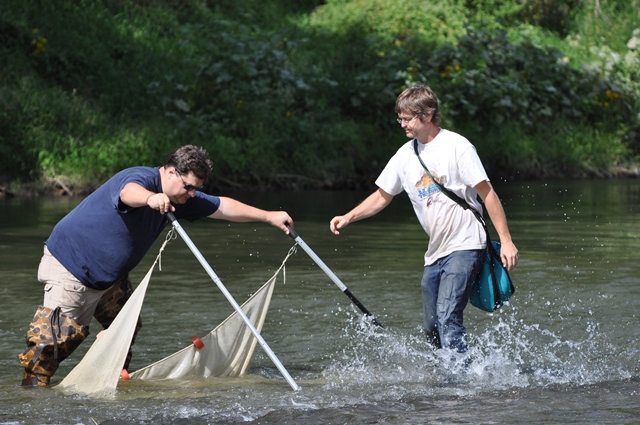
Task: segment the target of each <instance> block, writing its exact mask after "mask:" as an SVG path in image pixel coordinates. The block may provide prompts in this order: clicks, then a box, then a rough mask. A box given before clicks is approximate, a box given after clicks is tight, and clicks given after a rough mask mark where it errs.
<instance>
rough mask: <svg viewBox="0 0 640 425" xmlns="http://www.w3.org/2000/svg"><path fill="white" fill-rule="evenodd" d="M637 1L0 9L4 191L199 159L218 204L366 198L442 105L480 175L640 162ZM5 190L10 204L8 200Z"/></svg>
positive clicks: (606, 169)
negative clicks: (349, 193)
mask: <svg viewBox="0 0 640 425" xmlns="http://www.w3.org/2000/svg"><path fill="white" fill-rule="evenodd" d="M639 10H640V0H597V1H587V0H522V1H518V0H432V1H422V0H328V1H326V2H323V1H320V0H301V1H298V2H295V5H292V2H290V1H285V0H264V1H257V0H235V1H234V0H221V1H214V0H203V1H199V2H194V1H178V0H146V1H135V2H134V1H129V0H118V1H115V0H92V1H88V0H76V1H61V2H53V3H52V2H45V1H42V0H34V1H28V2H25V1H22V0H5V1H3V2H2V3H0V63H2V71H1V72H0V178H1V179H2V180H0V186H2V185H3V184H11V187H13V188H19V187H20V185H23V186H24V185H26V184H28V183H33V182H46V181H52V180H56V181H59V182H64V183H65V184H66V185H68V186H71V187H76V188H91V187H95V186H96V185H98V184H100V183H101V182H102V181H104V179H106V178H108V177H109V176H110V175H111V174H113V173H114V172H116V171H118V170H120V169H121V168H124V167H127V166H132V165H158V164H161V163H162V162H163V160H164V156H165V155H166V154H167V153H168V152H169V151H170V150H171V149H172V148H174V147H176V146H179V145H182V144H186V143H193V144H197V145H199V146H203V147H205V148H206V149H207V150H208V151H209V153H210V154H211V156H212V159H213V161H214V164H215V170H214V173H215V176H214V178H213V179H212V181H211V182H209V184H210V185H211V187H210V188H211V189H214V188H220V187H224V186H228V187H236V188H237V187H243V188H245V189H246V188H265V187H303V186H316V187H318V186H323V187H329V186H331V187H354V186H361V185H366V184H370V183H371V181H372V178H373V177H375V176H376V175H377V173H378V172H379V171H380V170H381V169H382V167H383V166H384V164H385V163H386V161H387V160H388V158H389V157H390V156H391V155H392V154H393V153H394V152H395V150H396V149H397V148H398V147H399V145H400V144H401V143H402V142H403V141H404V140H406V139H405V137H404V134H403V132H401V131H400V130H399V128H398V126H397V124H396V122H395V114H394V108H393V107H394V102H395V98H396V97H397V95H398V94H399V93H400V91H402V89H403V88H405V87H406V86H408V85H411V84H415V83H418V82H423V83H427V84H429V85H430V86H432V87H433V88H434V90H435V91H436V93H438V95H439V97H440V100H441V103H442V108H443V121H442V125H443V126H444V127H446V128H449V129H451V130H454V131H458V132H460V133H461V134H463V135H465V136H466V137H468V138H469V139H470V140H471V141H472V143H474V144H475V145H476V147H477V149H478V152H479V154H480V156H481V158H482V159H483V161H484V163H485V166H486V167H487V170H488V172H489V174H490V175H491V176H492V177H494V178H495V177H504V178H508V179H514V178H515V179H524V178H541V177H560V176H563V177H582V176H588V175H596V176H598V175H601V176H602V175H612V174H613V173H614V172H615V170H616V169H620V168H624V167H630V166H631V164H633V163H635V162H636V160H637V158H638V156H639V155H640V15H639V12H638V11H639ZM16 190H17V189H16Z"/></svg>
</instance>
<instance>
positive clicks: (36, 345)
mask: <svg viewBox="0 0 640 425" xmlns="http://www.w3.org/2000/svg"><path fill="white" fill-rule="evenodd" d="M88 335H89V328H88V327H87V326H83V325H80V324H79V323H78V322H76V321H75V320H73V319H72V318H70V317H68V316H66V315H64V314H63V313H62V312H61V311H60V308H56V309H54V310H52V309H50V308H47V307H42V306H40V307H38V310H37V311H36V314H35V316H34V317H33V320H32V321H31V324H30V325H29V330H28V331H27V349H26V350H25V351H24V352H23V353H21V354H20V355H19V356H18V357H19V359H20V363H22V366H24V375H23V377H22V385H23V386H39V387H45V386H47V385H48V384H49V380H50V379H51V377H52V376H53V374H54V373H55V372H56V370H58V366H59V365H60V362H62V361H63V360H64V359H66V358H67V357H69V355H70V354H71V353H72V352H73V350H75V349H76V348H78V346H79V345H80V343H81V342H82V341H84V339H85V338H86V337H87V336H88Z"/></svg>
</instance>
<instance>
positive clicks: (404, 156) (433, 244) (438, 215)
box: [376, 129, 489, 266]
mask: <svg viewBox="0 0 640 425" xmlns="http://www.w3.org/2000/svg"><path fill="white" fill-rule="evenodd" d="M418 152H419V154H420V157H421V158H422V161H423V162H424V163H425V165H426V166H427V167H428V168H429V171H430V172H431V175H432V176H433V177H434V178H435V179H436V180H437V181H438V182H439V183H440V184H441V185H443V186H444V187H446V188H447V189H449V190H450V191H452V192H453V193H455V194H456V195H458V196H460V197H461V198H463V199H465V200H466V201H467V202H468V203H469V205H470V206H471V207H472V208H475V209H476V210H477V211H480V213H482V206H481V205H480V203H479V202H478V200H477V195H478V193H477V192H476V191H475V189H473V187H474V186H476V185H477V184H478V183H480V182H482V181H485V180H487V181H488V180H489V179H488V177H487V173H486V172H485V170H484V167H483V166H482V162H481V161H480V158H479V157H478V154H477V152H476V149H475V147H474V146H473V145H472V144H471V143H470V142H469V141H468V140H467V139H466V138H464V137H462V136H461V135H459V134H457V133H454V132H452V131H448V130H444V129H440V133H439V134H438V135H437V136H436V138H435V139H433V140H432V141H431V142H429V143H427V144H426V145H423V144H422V143H419V142H418ZM376 185H377V186H378V187H379V188H380V189H382V190H384V191H385V192H387V193H389V194H390V195H394V196H395V195H397V194H399V193H400V192H402V191H403V190H404V191H405V192H407V194H408V195H409V199H410V200H411V203H412V204H413V209H414V211H415V213H416V216H417V217H418V220H419V221H420V224H421V225H422V227H423V228H424V230H425V232H427V235H429V247H428V249H427V252H426V253H425V255H424V264H425V266H428V265H430V264H433V263H434V262H435V261H436V260H437V259H438V258H442V257H445V256H447V255H449V254H451V253H452V252H454V251H460V250H468V249H483V248H484V247H485V246H486V234H485V231H484V229H483V228H482V225H481V224H480V223H479V222H478V219H477V218H476V217H475V215H474V214H473V212H471V211H468V210H464V209H463V208H462V207H461V206H460V205H458V204H457V203H455V202H454V201H453V200H451V199H450V198H449V197H448V196H447V195H445V194H444V193H442V192H440V190H439V189H438V187H437V186H436V185H435V184H434V183H433V181H432V180H431V178H430V177H429V175H428V174H427V173H426V171H425V170H424V168H423V167H422V165H421V164H420V161H419V160H418V158H417V157H416V154H415V153H414V150H413V140H411V141H409V142H407V143H406V144H404V145H403V146H402V147H401V148H400V149H398V151H397V152H396V154H395V155H394V156H393V157H392V158H391V159H390V160H389V163H388V164H387V166H386V167H385V169H384V170H383V171H382V173H381V174H380V176H379V177H378V179H377V180H376Z"/></svg>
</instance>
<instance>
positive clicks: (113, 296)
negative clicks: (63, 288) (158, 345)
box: [18, 276, 142, 387]
mask: <svg viewBox="0 0 640 425" xmlns="http://www.w3.org/2000/svg"><path fill="white" fill-rule="evenodd" d="M132 293H133V288H132V286H131V281H130V280H129V277H128V276H125V277H124V278H122V279H120V280H119V281H118V282H116V284H115V285H113V286H112V287H111V288H109V289H108V290H107V291H106V292H105V293H104V294H103V295H102V297H101V298H100V300H99V302H98V304H97V306H96V310H95V312H94V314H93V316H94V317H95V318H96V319H97V320H98V322H99V323H100V324H101V325H102V326H103V328H104V329H107V328H108V327H109V326H110V325H111V323H112V322H113V320H114V319H115V318H116V316H117V315H118V313H119V312H120V310H121V309H122V307H123V306H124V304H125V303H126V302H127V300H128V299H129V298H130V297H131V294H132ZM141 327H142V321H141V320H140V317H138V323H137V325H136V329H135V332H134V334H133V338H132V340H131V345H133V343H134V341H135V338H136V335H137V334H138V331H139V330H140V328H141ZM88 335H89V327H88V326H85V325H81V324H80V323H78V322H77V321H75V320H74V319H72V318H71V317H69V316H67V315H65V314H64V313H62V312H61V311H60V308H59V307H57V308H55V309H53V310H52V309H50V308H47V307H42V306H41V307H39V308H38V310H37V311H36V314H35V316H34V317H33V320H32V321H31V324H30V325H29V330H28V331H27V338H26V342H27V349H26V350H25V351H24V352H22V353H21V354H19V355H18V358H19V359H20V363H22V366H23V367H24V369H25V372H24V375H23V378H22V385H23V386H40V387H44V386H47V385H48V384H49V381H50V379H51V377H52V376H53V374H54V373H55V372H56V370H57V369H58V366H59V365H60V363H61V362H62V361H63V360H64V359H66V358H67V357H69V355H71V353H72V352H73V351H74V350H75V349H76V348H78V346H79V345H80V343H81V342H82V341H84V339H85V338H86V337H87V336H88ZM131 355H132V353H131V347H129V353H128V354H127V358H126V360H125V363H124V366H123V369H127V368H128V367H129V362H130V361H131Z"/></svg>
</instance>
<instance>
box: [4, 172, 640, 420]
mask: <svg viewBox="0 0 640 425" xmlns="http://www.w3.org/2000/svg"><path fill="white" fill-rule="evenodd" d="M496 187H497V190H498V193H499V195H500V196H501V198H502V199H503V203H504V205H505V209H506V211H507V216H508V219H509V223H510V228H511V232H512V235H513V237H514V240H515V242H516V245H517V246H518V248H519V250H520V254H521V261H520V264H519V266H518V267H517V268H516V270H514V271H513V272H512V274H511V275H512V279H513V281H514V283H515V285H516V293H515V295H514V296H513V298H512V299H511V302H510V303H509V305H507V306H505V307H504V308H503V309H501V310H500V311H499V312H498V313H495V314H489V313H485V312H482V311H480V310H477V309H475V308H474V307H472V306H469V307H468V308H467V309H466V311H465V324H466V326H467V329H468V332H469V337H470V346H471V350H470V358H469V360H468V361H467V362H466V364H461V363H459V362H451V360H450V358H449V356H447V355H444V354H443V353H440V352H433V351H432V350H431V349H429V348H428V347H427V346H426V344H425V341H424V338H423V336H422V332H421V328H420V326H421V320H422V319H421V301H420V287H419V282H420V277H421V271H422V264H421V260H422V254H423V252H424V250H425V249H426V243H427V240H426V236H425V235H424V234H423V232H422V230H421V229H420V228H419V226H418V224H417V220H416V219H415V217H414V216H413V212H412V210H411V207H410V205H409V202H408V200H407V199H406V198H405V197H404V195H399V196H398V197H397V198H398V199H395V200H394V202H392V204H391V205H390V206H389V207H388V208H387V209H386V210H384V211H383V212H382V213H380V214H379V215H378V216H376V217H373V218H371V219H368V220H365V221H362V222H359V223H355V224H353V225H351V226H349V227H348V228H346V229H345V230H344V231H343V232H342V234H341V235H340V236H334V235H332V234H331V233H330V232H329V230H328V222H329V220H330V218H331V217H332V216H334V215H336V214H339V213H343V212H346V211H347V210H348V209H350V208H351V207H353V206H354V205H356V204H357V203H358V202H360V201H361V200H362V199H364V197H365V196H366V193H359V192H313V193H306V192H303V193H272V194H246V195H238V196H237V198H238V199H240V200H243V201H245V202H248V203H251V204H253V205H256V206H259V207H262V208H266V209H280V208H282V209H285V210H287V211H288V212H289V213H290V214H291V215H292V216H293V218H294V220H296V222H295V224H296V230H297V231H298V233H299V234H300V236H301V237H302V238H303V239H304V241H305V242H306V243H307V244H308V245H309V246H310V247H311V248H312V249H313V250H314V251H315V252H316V254H318V256H319V257H320V258H321V259H323V260H324V262H325V263H326V264H327V265H328V266H329V267H330V268H331V269H332V270H333V271H334V272H335V273H336V275H338V276H339V277H340V279H341V280H342V281H343V282H344V283H345V284H346V285H347V286H348V288H349V289H350V290H351V291H352V292H353V293H354V294H355V295H356V296H357V297H358V299H359V300H360V301H361V302H362V303H363V304H364V305H365V306H366V307H367V308H368V309H369V310H370V311H371V312H372V313H374V315H376V317H377V318H378V319H379V320H380V321H381V322H382V323H383V324H384V325H385V329H384V330H382V329H379V328H377V327H375V326H373V325H371V324H370V323H369V322H367V321H365V320H363V319H362V315H361V314H360V313H359V311H358V310H357V309H356V308H355V307H354V306H353V305H352V304H351V302H350V301H349V299H348V298H347V297H346V296H345V295H344V294H343V293H342V292H341V291H340V290H339V289H338V287H337V286H336V285H335V284H334V283H333V282H332V281H330V280H329V278H328V277H327V276H326V274H324V272H322V270H320V269H319V268H318V267H317V266H316V265H315V264H314V263H313V261H312V260H311V259H310V258H309V256H308V255H307V254H306V253H305V252H304V251H303V250H302V249H298V252H297V253H296V254H294V255H293V256H292V257H291V258H289V260H288V261H287V263H286V280H285V281H284V282H283V281H282V280H280V281H279V283H278V284H277V286H276V288H275V291H274V295H273V299H272V302H271V308H270V310H269V313H268V315H267V320H266V323H265V326H264V329H263V331H262V335H263V337H264V339H265V341H266V342H267V343H268V344H269V346H270V348H271V349H272V350H273V352H274V353H275V355H276V356H277V357H278V358H279V360H280V361H281V362H282V364H283V365H284V367H285V368H286V369H287V371H288V372H289V373H290V374H291V376H292V377H293V379H294V380H295V381H296V383H297V384H298V385H299V386H300V390H299V391H293V390H291V388H290V386H289V385H288V384H287V382H286V380H284V379H283V377H282V376H281V374H280V373H279V371H278V369H277V368H276V367H275V366H274V364H273V363H272V361H271V359H270V358H269V356H268V355H267V354H266V353H265V352H264V351H263V350H262V349H261V348H260V347H259V346H258V347H257V348H256V353H255V356H254V358H253V362H252V364H251V366H250V368H249V370H248V373H247V374H246V375H245V376H243V377H240V378H224V379H222V378H213V379H184V380H177V381H175V380H166V381H151V382H145V381H127V382H122V383H121V384H120V385H119V387H118V391H117V394H116V396H115V399H110V400H103V399H93V398H89V397H81V396H73V395H72V396H68V395H67V396H65V395H62V394H61V393H60V392H58V391H57V390H53V389H23V388H21V387H20V379H21V374H22V370H21V367H20V365H19V363H18V361H17V355H18V353H19V352H20V351H21V350H22V349H23V346H24V334H25V331H26V329H27V326H28V323H29V321H30V319H31V317H32V316H33V313H34V311H35V309H36V307H37V306H38V305H39V304H40V303H41V301H42V286H41V284H39V283H38V282H37V280H36V270H37V266H38V262H39V260H40V256H41V253H42V242H43V241H44V240H45V239H46V238H47V236H48V235H49V233H50V231H51V229H52V227H53V226H54V225H55V223H56V222H57V221H58V220H59V219H60V218H62V217H63V216H64V215H65V214H66V213H67V212H68V211H69V210H70V209H71V208H73V207H74V206H75V205H76V204H77V203H78V202H79V201H80V199H75V198H56V199H53V198H45V199H37V200H34V199H13V200H4V201H0V217H1V220H0V254H1V255H0V270H1V275H0V276H1V279H2V284H1V285H0V294H1V298H0V299H1V306H2V308H1V309H0V424H1V425H9V424H11V425H32V424H33V425H42V424H47V425H49V424H51V425H53V424H65V425H67V424H68V425H76V424H83V425H95V424H102V425H108V424H111V425H116V424H132V425H133V424H154V425H162V424H195V425H205V424H238V423H248V424H301V425H311V424H423V423H436V424H460V423H492V424H523V423H526V424H573V423H575V424H578V423H579V424H584V423H589V424H638V423H640V373H639V369H640V363H639V362H640V352H639V350H640V343H639V341H640V326H639V324H640V323H639V320H638V314H639V312H640V261H639V260H640V238H639V236H640V226H639V224H640V215H639V214H638V210H639V209H640V186H639V185H638V182H637V181H635V180H626V181H618V180H611V181H581V182H526V183H522V182H518V183H512V182H510V183H497V184H496ZM183 227H184V229H185V231H186V232H187V233H188V234H189V236H190V237H191V239H192V240H193V242H194V243H195V245H196V246H197V247H198V248H199V250H200V251H201V252H202V254H203V256H204V257H205V258H206V259H207V261H208V262H209V264H210V265H211V267H212V268H213V269H214V270H215V271H216V273H217V274H218V276H219V277H220V279H221V280H222V282H223V283H224V284H225V286H226V287H227V288H228V290H229V292H231V294H233V296H234V297H235V299H236V300H237V301H238V302H239V303H241V302H243V301H244V300H245V299H246V298H247V297H248V296H249V295H250V294H251V293H252V291H254V290H255V289H257V288H258V287H259V286H260V285H261V284H262V283H264V282H265V281H266V280H268V279H269V278H270V277H271V275H272V274H273V272H274V270H276V269H277V268H278V267H279V265H280V263H281V262H282V260H283V259H284V258H285V256H286V254H287V252H288V251H289V249H290V248H291V246H292V245H293V240H292V239H291V238H289V237H288V236H286V235H284V234H282V233H280V232H279V231H277V230H276V229H274V228H271V227H269V226H267V225H264V224H231V223H227V222H222V221H212V220H201V221H200V222H197V223H183ZM161 239H162V238H161ZM160 242H161V241H159V242H158V243H157V244H156V245H157V246H155V247H154V248H152V250H151V251H150V253H149V255H148V256H147V257H146V258H145V260H144V261H143V262H142V263H141V264H140V266H139V267H138V268H137V269H136V270H135V271H134V272H133V273H132V280H133V281H134V282H139V281H140V280H141V279H142V277H143V276H144V274H145V273H146V271H147V270H148V268H149V267H150V265H151V263H152V262H153V260H154V258H155V256H156V255H157V252H158V248H159V246H160ZM232 311H233V309H232V307H231V306H230V305H229V303H228V302H227V301H226V300H225V298H224V297H223V295H222V294H221V292H220V291H219V290H218V288H217V287H216V285H215V284H214V283H213V282H212V280H211V279H210V278H209V276H208V275H207V274H206V272H205V271H204V269H203V268H202V267H201V265H200V264H199V263H198V262H197V260H196V259H195V257H194V256H193V254H192V253H191V251H190V250H189V249H188V247H187V246H186V245H185V244H184V242H183V241H182V240H180V239H177V240H175V241H172V242H170V243H169V245H168V246H167V248H166V249H165V251H164V253H163V256H162V271H158V270H157V269H156V271H155V272H154V274H153V276H152V278H151V282H150V284H149V288H148V290H147V294H146V298H145V302H144V306H143V309H142V317H143V323H144V326H143V329H142V331H141V333H140V335H139V337H138V340H137V341H136V345H135V346H134V359H133V362H132V364H131V369H132V370H135V369H137V368H140V367H143V366H146V365H148V364H150V363H153V362H155V361H157V360H159V359H161V358H164V357H165V356H167V355H169V354H171V353H173V352H175V351H178V350H180V349H181V348H183V347H185V346H186V345H188V344H190V339H191V337H192V336H193V335H201V336H202V335H205V334H206V333H207V332H209V331H210V330H211V329H213V328H214V327H215V326H217V325H218V324H219V323H220V322H221V321H222V320H224V318H225V317H227V316H228V315H229V314H230V313H231V312H232ZM91 330H92V333H93V335H95V334H96V333H97V331H98V330H99V325H98V324H97V322H93V324H92V329H91ZM92 338H93V336H90V337H89V339H92ZM89 345H90V342H89V340H87V341H85V342H84V343H83V344H82V346H81V347H80V348H79V349H78V350H77V351H76V352H75V353H74V354H73V355H72V356H71V357H70V358H69V359H68V360H66V361H65V362H64V363H63V364H62V366H61V368H60V369H59V371H58V373H57V374H56V375H55V376H54V378H53V383H54V384H55V383H57V382H60V380H62V378H63V377H64V376H65V375H66V374H67V373H68V372H69V371H70V370H71V369H72V368H73V366H75V365H76V364H77V363H78V361H79V360H80V359H81V358H82V356H83V354H84V353H85V352H86V350H87V349H88V347H89Z"/></svg>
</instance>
